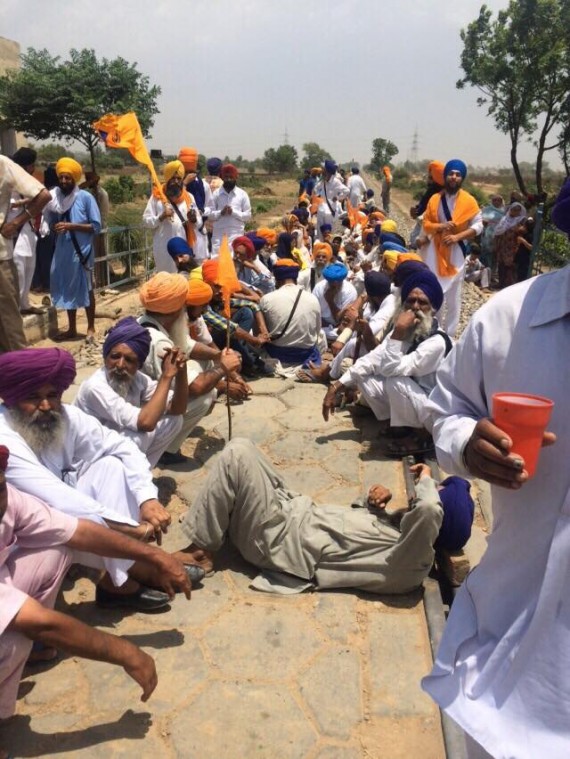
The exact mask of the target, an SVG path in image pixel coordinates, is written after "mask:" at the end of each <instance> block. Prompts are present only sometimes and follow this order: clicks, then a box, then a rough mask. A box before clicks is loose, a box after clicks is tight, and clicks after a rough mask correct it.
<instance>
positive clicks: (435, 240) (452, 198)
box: [422, 158, 483, 337]
mask: <svg viewBox="0 0 570 759" xmlns="http://www.w3.org/2000/svg"><path fill="white" fill-rule="evenodd" d="M443 174H444V182H445V186H444V188H443V190H442V191H441V192H438V193H436V194H435V195H432V196H431V198H430V199H429V202H428V205H427V208H426V211H425V214H424V222H423V228H424V232H425V234H426V235H427V236H428V237H429V244H428V246H427V248H425V249H424V250H422V255H423V258H424V260H425V262H426V264H427V265H428V266H429V268H430V269H431V271H432V272H433V273H434V274H435V275H436V277H437V278H438V280H439V283H440V285H441V287H442V289H443V293H444V302H443V307H444V309H445V311H444V312H443V313H442V314H441V317H440V322H441V326H442V328H443V329H444V330H445V331H446V332H447V334H448V335H449V336H450V337H454V336H455V332H456V331H457V327H458V325H459V315H460V311H461V290H462V287H463V274H464V268H465V251H466V248H465V243H466V242H467V241H468V240H472V239H473V238H474V237H477V235H480V234H481V232H482V231H483V217H482V215H481V211H480V209H479V204H478V203H477V201H476V200H475V198H474V197H473V195H470V194H469V193H468V192H466V191H465V190H462V189H461V185H462V184H463V182H464V180H465V177H466V176H467V166H466V165H465V164H464V163H463V161H460V160H459V159H457V158H454V159H453V160H451V161H448V162H447V163H446V165H445V168H444V170H443Z"/></svg>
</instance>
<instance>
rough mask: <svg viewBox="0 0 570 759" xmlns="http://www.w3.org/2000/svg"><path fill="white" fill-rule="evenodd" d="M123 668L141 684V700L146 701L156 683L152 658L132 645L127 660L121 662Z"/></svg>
mask: <svg viewBox="0 0 570 759" xmlns="http://www.w3.org/2000/svg"><path fill="white" fill-rule="evenodd" d="M123 669H124V670H125V672H126V673H127V675H128V676H129V677H132V678H133V680H134V681H135V682H137V683H138V684H139V685H140V686H141V688H142V691H143V692H142V696H141V701H148V699H149V698H150V695H151V693H152V692H153V690H154V689H155V688H156V686H157V684H158V675H157V674H156V667H155V664H154V659H153V658H152V657H151V656H149V655H148V654H145V652H144V651H141V649H140V648H138V647H137V646H135V645H133V646H132V649H130V650H129V653H128V656H127V661H126V662H125V663H124V664H123Z"/></svg>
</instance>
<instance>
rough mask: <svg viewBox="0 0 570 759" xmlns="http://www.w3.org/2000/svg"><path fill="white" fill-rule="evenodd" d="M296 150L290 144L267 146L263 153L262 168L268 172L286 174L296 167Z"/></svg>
mask: <svg viewBox="0 0 570 759" xmlns="http://www.w3.org/2000/svg"><path fill="white" fill-rule="evenodd" d="M298 158H299V157H298V155H297V150H296V149H295V148H294V147H293V146H292V145H280V146H279V147H278V148H268V150H266V151H265V153H264V154H263V159H262V161H263V168H264V169H265V170H266V171H268V172H269V173H270V174H273V173H278V174H288V173H291V172H293V171H296V169H297V161H298Z"/></svg>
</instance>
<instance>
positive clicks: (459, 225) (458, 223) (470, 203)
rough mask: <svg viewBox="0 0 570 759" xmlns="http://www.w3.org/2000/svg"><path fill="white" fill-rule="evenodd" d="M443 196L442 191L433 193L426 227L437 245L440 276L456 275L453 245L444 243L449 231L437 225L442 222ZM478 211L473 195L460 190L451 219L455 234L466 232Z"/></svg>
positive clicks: (426, 212) (429, 203)
mask: <svg viewBox="0 0 570 759" xmlns="http://www.w3.org/2000/svg"><path fill="white" fill-rule="evenodd" d="M441 197H442V193H441V192H438V193H436V194H435V195H432V196H431V198H430V199H429V202H428V205H427V208H426V211H425V214H424V229H425V231H426V233H427V234H428V235H430V236H432V238H433V244H434V245H435V251H436V254H437V271H438V274H439V276H440V277H454V276H455V275H456V274H457V269H456V268H455V266H453V264H452V263H451V250H452V247H453V246H451V245H444V244H443V235H444V234H448V233H447V232H445V233H444V232H442V231H440V230H437V226H438V225H439V224H441V222H440V220H439V215H438V209H439V204H440V201H441ZM478 213H479V204H478V203H477V201H476V200H475V198H474V197H473V195H470V194H469V193H468V192H466V191H465V190H459V192H458V193H457V199H456V201H455V208H454V209H453V213H452V214H451V220H452V221H453V223H454V224H455V229H454V230H453V234H457V233H458V232H464V231H465V230H466V229H467V227H468V226H469V222H470V221H471V219H472V218H473V217H474V216H476V215H477V214H478Z"/></svg>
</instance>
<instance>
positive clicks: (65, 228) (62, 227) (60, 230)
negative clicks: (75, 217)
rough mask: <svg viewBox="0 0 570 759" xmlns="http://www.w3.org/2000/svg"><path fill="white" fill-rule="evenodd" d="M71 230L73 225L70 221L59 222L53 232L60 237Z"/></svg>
mask: <svg viewBox="0 0 570 759" xmlns="http://www.w3.org/2000/svg"><path fill="white" fill-rule="evenodd" d="M70 228H71V224H70V222H68V221H58V222H57V224H54V225H53V231H54V232H55V233H56V234H58V235H62V234H64V232H69V231H70Z"/></svg>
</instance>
